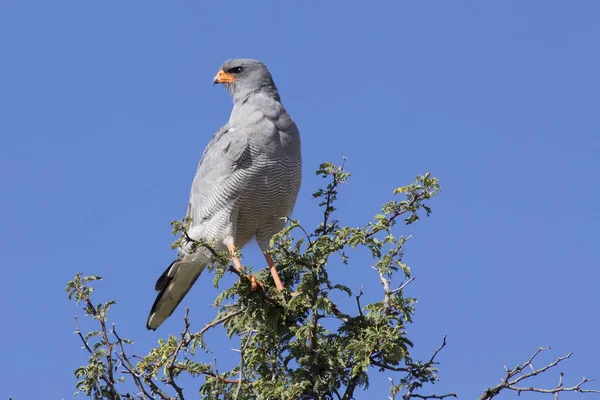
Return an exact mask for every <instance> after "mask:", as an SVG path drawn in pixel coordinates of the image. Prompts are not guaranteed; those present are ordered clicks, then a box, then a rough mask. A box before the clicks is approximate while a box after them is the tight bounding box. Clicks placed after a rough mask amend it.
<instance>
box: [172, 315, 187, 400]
mask: <svg viewBox="0 0 600 400" xmlns="http://www.w3.org/2000/svg"><path fill="white" fill-rule="evenodd" d="M189 312H190V309H189V308H188V307H186V308H185V315H184V317H183V321H184V323H185V327H184V329H183V331H182V332H181V340H180V341H179V344H178V345H177V347H176V348H175V351H174V352H173V353H172V354H171V356H170V357H171V359H170V361H169V363H168V364H167V377H168V379H167V383H168V384H169V385H171V386H172V387H173V389H175V391H176V392H177V396H179V398H180V399H181V400H183V389H182V388H181V387H180V386H179V385H178V384H177V383H176V382H175V361H177V356H179V352H180V351H181V348H182V347H183V345H184V343H186V338H187V336H188V335H189V332H190V321H189V319H188V315H189ZM188 343H189V342H188ZM186 347H187V344H186Z"/></svg>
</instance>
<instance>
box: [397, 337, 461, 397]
mask: <svg viewBox="0 0 600 400" xmlns="http://www.w3.org/2000/svg"><path fill="white" fill-rule="evenodd" d="M444 347H446V335H444V337H443V339H442V344H441V345H440V347H438V348H437V349H436V350H435V351H434V352H433V355H432V356H431V358H430V359H429V361H428V362H427V363H426V364H424V365H422V366H419V367H418V368H415V367H414V366H413V365H409V368H410V369H411V371H410V375H412V377H413V378H416V379H413V381H412V383H411V384H410V385H409V386H408V391H407V392H406V394H405V395H404V396H402V398H403V399H404V400H409V399H411V398H413V397H416V398H420V399H439V398H442V399H443V398H444V397H458V396H457V395H456V393H450V394H447V395H443V397H434V396H436V395H429V397H427V396H425V397H423V395H420V394H417V393H413V392H414V391H415V390H417V389H419V388H420V387H421V386H422V382H421V380H419V379H418V378H419V376H420V375H422V374H423V373H424V372H426V371H429V370H431V367H432V366H433V365H434V364H437V363H436V362H435V358H436V357H437V355H438V353H439V352H440V351H442V349H443V348H444Z"/></svg>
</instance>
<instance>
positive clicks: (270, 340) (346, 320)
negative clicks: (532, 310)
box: [66, 163, 598, 400]
mask: <svg viewBox="0 0 600 400" xmlns="http://www.w3.org/2000/svg"><path fill="white" fill-rule="evenodd" d="M317 175H319V176H322V177H323V178H327V179H329V183H328V184H327V186H326V187H325V188H324V189H321V190H319V191H317V192H316V193H315V194H314V197H315V198H317V199H319V200H320V204H319V205H320V206H321V207H322V222H321V223H320V224H319V225H318V226H317V227H316V228H315V229H314V230H313V232H311V233H309V232H308V231H307V230H306V229H305V228H304V227H303V226H301V225H300V224H299V223H298V221H290V223H289V224H288V227H287V228H285V229H284V230H283V231H282V232H280V233H279V234H278V235H276V236H275V237H274V238H273V239H272V245H273V251H272V256H273V258H274V259H275V260H276V264H277V265H278V266H279V268H280V271H281V276H282V279H283V280H284V282H285V284H286V287H291V288H295V292H294V293H291V292H290V291H284V292H279V291H277V290H275V287H274V284H273V282H272V281H271V280H270V279H269V277H268V271H266V270H264V271H261V272H258V273H256V271H255V272H254V274H255V275H257V277H258V279H259V280H260V281H261V282H263V288H262V289H261V290H258V291H256V290H252V289H251V285H250V283H249V282H248V280H247V278H246V277H247V276H248V273H249V272H250V271H242V272H238V271H237V270H236V269H235V268H233V267H232V266H231V265H230V257H229V256H228V255H227V254H217V253H215V252H214V251H213V255H214V263H213V264H212V267H211V269H212V271H213V272H214V285H215V286H216V287H218V285H219V282H220V280H221V278H222V277H223V276H224V275H225V274H226V273H234V274H237V275H239V277H240V278H241V280H240V282H238V283H236V284H234V285H233V286H232V287H229V288H226V289H225V290H223V291H222V292H221V293H220V295H219V296H218V297H217V298H216V299H215V303H214V306H215V308H216V310H217V313H216V316H215V317H214V319H213V320H212V321H210V322H208V323H207V324H206V325H205V326H204V327H203V328H202V329H200V330H199V331H196V332H194V331H192V330H191V323H190V317H189V313H188V311H189V310H186V313H185V317H184V326H183V329H182V331H181V333H180V334H178V335H170V336H168V337H167V338H165V339H161V340H160V341H159V343H158V346H157V347H156V348H154V349H152V350H151V351H150V352H149V353H148V354H147V355H146V356H145V357H138V356H133V355H130V354H131V352H130V351H129V346H131V345H132V344H133V342H132V341H130V340H128V339H126V338H124V337H122V336H120V333H118V332H117V330H116V325H115V324H114V323H110V322H109V318H108V311H109V309H110V307H111V306H112V305H114V304H115V302H114V301H113V300H110V301H107V302H105V303H101V304H95V303H94V302H93V301H92V298H91V295H92V293H93V287H92V283H94V282H95V281H98V280H101V278H100V277H98V276H88V277H83V276H82V274H81V273H79V274H77V275H76V276H75V278H74V279H73V280H72V281H70V282H69V283H68V284H67V287H66V291H67V293H68V295H69V298H70V299H73V300H74V301H75V302H77V303H78V304H82V305H83V310H84V311H85V313H86V316H91V317H92V318H93V319H94V320H96V321H97V323H98V324H99V326H98V329H96V330H93V331H91V332H87V333H84V332H82V331H81V330H80V329H79V323H78V320H77V317H75V321H76V325H77V331H76V333H77V335H78V336H79V338H80V340H81V341H82V342H83V344H84V348H85V349H86V350H87V351H88V352H89V354H90V357H89V361H88V364H87V365H84V366H82V367H79V368H77V369H76V370H75V375H76V377H77V378H78V379H79V381H78V383H77V390H78V391H81V392H83V393H85V394H86V395H88V396H90V397H93V398H98V399H101V398H108V399H123V398H136V399H148V398H159V399H173V398H179V399H183V398H184V397H188V398H189V397H196V396H197V394H196V393H195V392H192V391H191V389H189V390H188V389H186V391H184V389H183V387H181V386H180V381H181V380H180V378H181V377H182V375H183V374H187V375H189V376H191V377H194V378H200V379H202V381H201V383H199V384H198V386H200V389H199V394H200V396H201V397H203V398H215V399H217V398H218V399H235V400H238V399H338V400H349V399H352V398H353V395H354V392H355V391H356V389H357V388H360V387H366V386H368V384H369V368H370V367H374V368H376V369H378V370H379V371H389V372H390V373H393V374H396V375H398V377H399V378H398V379H397V383H396V381H394V380H393V381H392V384H391V388H390V398H391V399H399V398H402V399H404V400H408V399H410V398H420V399H428V398H431V399H443V398H446V397H457V395H456V394H455V393H446V394H438V395H434V394H421V392H422V391H423V389H424V386H425V384H433V383H435V382H436V381H437V379H438V376H437V369H436V365H437V362H436V356H437V354H438V353H439V352H440V351H441V350H442V349H443V348H444V347H445V346H446V338H445V337H444V338H443V340H442V344H441V345H440V346H439V348H437V350H436V351H435V352H434V353H433V354H432V356H431V357H430V359H428V360H426V361H418V360H414V359H413V358H412V356H411V347H412V346H413V344H412V341H411V340H410V339H409V337H408V332H407V325H408V324H409V323H410V322H411V320H412V318H413V316H414V305H415V301H416V299H414V298H411V297H406V296H405V294H404V289H405V288H406V286H407V285H409V284H410V283H411V281H412V280H413V278H411V275H410V269H409V268H408V266H407V265H406V264H404V263H403V262H402V257H403V251H404V245H405V243H406V241H407V240H408V238H407V237H404V236H397V235H396V234H395V233H394V232H395V230H396V227H397V222H398V221H399V220H401V219H402V220H403V221H404V223H405V224H413V223H416V222H417V221H418V220H419V217H420V215H422V214H423V213H424V214H426V215H429V214H430V213H431V209H430V207H429V201H430V200H431V199H432V198H433V197H434V196H435V195H436V194H437V193H439V191H440V187H439V185H438V180H437V179H436V178H434V177H432V176H431V175H430V174H429V173H427V174H425V175H420V176H417V178H416V180H415V181H414V182H413V183H411V184H409V185H407V186H404V187H400V188H398V189H396V190H394V192H393V194H394V195H395V196H402V198H401V199H400V200H394V201H390V202H388V203H386V204H384V205H383V207H382V209H381V213H379V214H377V215H375V217H374V219H373V221H372V222H369V223H367V224H366V225H365V226H362V227H358V228H353V227H349V226H343V225H342V224H341V223H340V222H339V221H337V220H336V219H335V218H334V211H335V206H334V205H335V202H336V200H337V195H338V188H339V186H340V185H342V184H344V183H346V182H347V179H348V176H349V174H348V173H347V172H346V171H345V170H344V168H343V165H342V166H340V167H338V166H335V165H333V164H330V163H325V164H322V165H321V166H320V168H319V170H318V171H317ZM188 224H189V221H188V220H182V221H174V222H173V224H172V226H173V231H174V234H176V235H178V236H179V238H178V239H177V240H176V241H175V243H174V247H178V246H180V245H181V244H182V243H183V242H185V241H192V242H193V245H194V246H204V247H207V248H209V249H211V246H210V243H204V242H195V241H193V240H192V239H191V238H189V237H188V235H187V226H188ZM360 248H363V249H366V250H367V251H368V252H369V253H370V254H371V256H372V258H373V265H372V268H373V269H374V270H375V271H376V274H375V273H374V276H378V279H379V281H380V283H381V288H382V294H381V299H380V300H379V301H375V302H371V303H368V304H363V301H362V299H361V298H362V295H363V291H362V288H361V289H360V290H358V291H357V292H356V291H355V292H353V291H352V290H351V289H350V288H348V287H346V286H344V285H342V284H340V283H337V282H332V281H331V279H330V278H329V275H328V264H329V263H330V261H331V260H332V258H333V257H337V258H338V259H339V260H341V262H342V263H344V264H348V263H349V262H350V258H349V255H348V254H350V253H351V252H353V251H356V250H358V249H360ZM398 275H399V276H400V277H401V279H402V282H401V283H399V282H396V280H397V277H398ZM393 282H394V283H395V285H394V284H393ZM334 292H341V293H344V294H345V295H347V296H348V297H350V298H353V302H354V303H355V306H354V307H352V309H346V308H347V307H345V308H344V309H341V308H340V307H338V305H337V304H336V303H335V302H334V301H333V299H332V294H333V293H334ZM217 327H222V328H223V329H224V333H225V334H227V335H228V336H229V337H230V338H231V337H236V338H239V342H240V348H239V349H238V352H239V359H240V361H239V364H238V365H237V366H236V367H234V368H233V369H231V370H228V371H221V370H219V368H218V364H217V358H213V356H212V355H211V354H209V353H208V350H209V347H208V344H207V343H206V342H205V341H204V340H203V336H204V334H205V333H206V332H207V331H209V330H211V329H215V328H217ZM546 350H548V349H547V348H540V349H538V350H537V351H536V352H535V353H534V354H533V356H532V357H531V358H530V359H529V360H528V361H526V362H524V363H522V364H519V365H518V366H516V367H515V368H512V369H509V368H506V376H505V377H504V378H502V380H501V383H500V384H498V385H497V386H495V387H492V388H488V389H485V390H484V391H483V392H482V395H481V397H480V399H481V400H486V399H492V398H494V397H496V396H497V395H498V394H499V393H500V392H502V391H504V390H509V391H510V390H512V391H516V392H517V393H519V394H520V393H521V392H525V391H532V392H541V393H550V394H554V395H555V399H556V398H557V397H558V393H560V392H563V391H576V392H582V393H583V392H594V393H598V391H596V390H592V389H584V388H583V385H584V384H585V383H586V382H587V381H588V380H587V379H585V378H584V379H583V380H582V381H580V382H579V383H578V384H576V385H574V386H571V387H565V386H563V384H562V375H561V376H560V380H559V384H558V386H557V387H555V388H550V389H543V388H536V387H525V386H521V385H522V384H523V381H525V380H527V379H528V378H530V377H532V376H535V375H538V374H541V373H544V372H546V371H548V370H549V369H551V368H553V367H554V366H556V365H558V364H559V363H560V362H562V361H564V360H565V359H567V358H569V357H570V354H568V355H566V356H563V357H560V358H558V359H557V360H556V361H554V362H553V363H551V364H548V365H546V366H545V367H543V368H540V369H534V368H533V367H532V361H533V360H534V358H535V357H536V356H537V355H538V354H539V353H540V352H542V351H546ZM423 393H425V392H423Z"/></svg>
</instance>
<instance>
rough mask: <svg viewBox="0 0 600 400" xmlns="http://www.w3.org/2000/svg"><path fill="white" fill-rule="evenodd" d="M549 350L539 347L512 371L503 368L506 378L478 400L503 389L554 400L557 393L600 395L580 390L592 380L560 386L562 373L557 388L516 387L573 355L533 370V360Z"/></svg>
mask: <svg viewBox="0 0 600 400" xmlns="http://www.w3.org/2000/svg"><path fill="white" fill-rule="evenodd" d="M549 350H550V347H540V348H539V349H537V350H536V351H535V353H533V355H532V356H531V357H530V358H529V360H527V361H526V362H524V363H522V364H519V365H517V366H516V367H515V368H513V369H508V368H506V367H504V368H505V369H506V376H505V377H504V378H502V381H501V382H500V383H499V384H498V385H496V386H494V387H492V388H488V389H486V390H485V391H484V392H483V394H482V395H481V396H480V397H479V400H490V399H492V398H494V397H496V396H497V395H498V394H499V393H500V392H501V391H502V390H504V389H509V390H513V391H515V392H517V394H521V392H537V393H548V394H552V393H554V398H555V399H557V398H558V393H560V392H579V393H600V391H599V390H594V389H582V388H581V386H582V385H583V384H584V383H586V382H590V381H592V380H593V379H587V378H583V379H582V380H581V381H580V382H579V383H578V384H577V385H575V386H572V387H564V386H563V385H562V378H563V375H562V373H561V374H560V379H559V381H558V386H556V387H555V388H552V389H544V388H537V387H520V386H517V383H519V382H521V381H522V380H525V379H528V378H531V377H533V376H536V375H539V374H541V373H543V372H546V371H547V370H549V369H550V368H553V367H555V366H557V365H558V364H559V363H560V362H561V361H564V360H566V359H568V358H570V357H571V355H572V354H573V353H569V354H567V355H565V356H562V357H558V358H557V359H556V360H555V361H554V362H551V363H550V364H548V365H546V366H544V367H542V368H539V369H535V368H534V367H533V365H532V362H533V360H534V359H535V358H536V357H537V356H538V355H539V354H540V353H541V352H543V351H549ZM526 368H531V370H532V371H531V372H529V373H526V374H523V373H522V372H523V370H524V369H526ZM517 375H518V376H517ZM515 377H516V378H515ZM513 378H514V379H513Z"/></svg>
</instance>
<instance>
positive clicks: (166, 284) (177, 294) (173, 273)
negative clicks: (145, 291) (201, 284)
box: [146, 259, 207, 330]
mask: <svg viewBox="0 0 600 400" xmlns="http://www.w3.org/2000/svg"><path fill="white" fill-rule="evenodd" d="M206 264H207V262H199V261H198V260H195V261H193V262H191V261H183V260H182V259H177V260H175V261H173V262H172V263H171V265H169V267H168V268H167V269H166V270H165V272H163V274H162V275H161V276H160V278H158V280H157V281H156V285H155V286H154V290H156V291H157V292H158V295H157V296H156V300H154V304H153V305H152V309H151V310H150V315H148V321H147V322H146V328H148V329H152V330H156V329H157V328H158V327H159V326H160V325H161V324H162V323H163V322H165V320H166V319H167V318H169V316H170V315H171V314H173V311H175V309H176V308H177V306H178V305H179V303H181V301H182V300H183V298H184V297H185V295H186V294H187V292H189V291H190V289H191V288H192V286H193V285H194V282H196V279H198V277H199V276H200V274H201V273H202V271H204V268H205V267H206Z"/></svg>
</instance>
